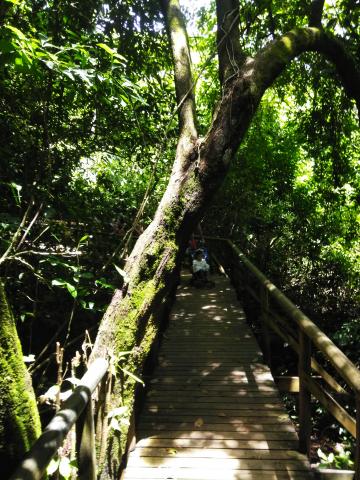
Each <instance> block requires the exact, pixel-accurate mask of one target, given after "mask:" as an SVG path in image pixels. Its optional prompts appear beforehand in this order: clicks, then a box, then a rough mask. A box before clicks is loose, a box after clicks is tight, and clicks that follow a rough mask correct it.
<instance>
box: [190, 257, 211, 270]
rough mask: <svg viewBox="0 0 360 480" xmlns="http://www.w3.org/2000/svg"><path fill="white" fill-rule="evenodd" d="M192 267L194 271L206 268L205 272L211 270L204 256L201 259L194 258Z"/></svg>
mask: <svg viewBox="0 0 360 480" xmlns="http://www.w3.org/2000/svg"><path fill="white" fill-rule="evenodd" d="M192 268H193V272H194V273H196V272H199V271H200V270H205V272H208V271H209V270H210V266H209V264H208V263H206V260H205V259H204V258H203V259H201V260H196V259H195V260H193V264H192Z"/></svg>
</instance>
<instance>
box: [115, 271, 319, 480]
mask: <svg viewBox="0 0 360 480" xmlns="http://www.w3.org/2000/svg"><path fill="white" fill-rule="evenodd" d="M216 285H217V286H216V287H215V288H214V290H212V291H208V292H204V291H200V293H199V291H198V290H196V289H193V288H190V287H189V286H187V285H183V286H181V287H180V289H179V292H178V294H177V301H176V302H175V306H174V308H173V311H172V313H171V315H170V322H169V327H168V329H167V331H166V332H165V334H164V338H163V342H162V347H161V353H160V356H159V359H158V360H159V363H158V367H157V369H156V370H155V372H154V374H153V377H152V379H151V380H150V382H149V392H148V394H147V400H146V402H145V405H144V406H143V410H142V413H141V416H140V421H139V425H138V428H137V441H138V442H137V446H136V448H135V450H134V451H133V452H132V453H131V454H130V457H129V460H128V466H127V469H126V472H125V477H124V479H125V480H130V479H135V478H137V479H138V478H149V479H170V478H171V479H178V480H180V479H184V480H185V479H188V480H190V479H192V480H195V479H198V480H200V479H202V480H212V479H214V480H215V479H216V480H220V479H221V480H227V479H229V480H230V479H235V480H237V479H239V480H240V479H241V480H243V479H245V480H246V479H248V480H255V479H257V480H258V479H260V478H261V479H263V478H264V479H269V480H270V479H274V480H275V479H277V480H281V479H288V480H290V479H300V478H302V479H305V478H310V476H309V464H308V461H307V459H306V458H305V457H304V456H303V455H301V454H299V453H298V452H297V451H296V449H297V445H298V439H297V435H296V433H295V430H294V426H293V425H292V423H291V421H290V419H289V417H288V415H287V413H286V412H285V410H284V407H283V405H282V403H281V401H280V399H279V395H278V392H277V389H276V386H275V384H274V380H273V378H272V375H271V373H270V370H269V368H268V367H267V366H266V365H265V364H264V363H262V354H261V351H260V349H259V346H258V344H257V342H256V340H255V338H254V336H253V334H252V332H251V330H250V328H249V327H248V325H247V324H246V319H245V315H244V312H243V310H242V308H241V306H240V305H239V304H238V303H237V301H236V299H235V296H234V292H233V290H232V289H231V288H230V287H226V288H225V286H224V279H223V278H221V277H219V281H218V280H217V279H216Z"/></svg>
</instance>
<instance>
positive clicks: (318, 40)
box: [199, 28, 360, 190]
mask: <svg viewBox="0 0 360 480" xmlns="http://www.w3.org/2000/svg"><path fill="white" fill-rule="evenodd" d="M307 51H314V52H319V53H322V54H323V55H325V56H326V57H327V58H328V59H329V60H330V61H331V62H332V63H333V64H334V65H335V66H336V69H337V72H338V74H339V76H340V79H341V80H342V83H343V85H344V87H345V90H346V92H347V94H348V95H349V97H351V98H353V99H354V100H355V101H356V104H357V107H358V110H359V112H360V72H359V70H358V68H357V65H356V63H355V61H354V60H353V58H352V57H351V55H350V54H349V53H348V52H347V51H346V49H345V46H344V44H343V43H342V42H340V41H339V40H338V39H336V38H334V37H331V36H329V35H328V34H326V33H325V32H324V31H323V30H320V29H317V28H303V29H295V30H292V31H291V32H289V33H288V34H286V35H284V36H283V37H281V38H279V39H277V40H275V41H273V42H271V43H270V44H268V45H267V46H266V47H265V48H264V49H263V50H262V51H260V52H259V53H258V54H257V55H256V57H255V58H248V59H247V60H246V62H245V63H244V64H243V66H242V67H241V69H240V70H239V73H238V75H237V77H236V78H235V79H234V81H233V82H232V83H231V86H230V88H228V89H227V91H226V93H225V94H224V95H223V97H222V99H221V102H220V103H219V105H218V107H217V110H216V114H215V116H214V118H213V122H212V125H211V127H210V129H209V131H208V133H207V135H206V137H205V139H204V141H203V142H202V145H201V149H200V154H201V158H200V162H199V163H200V176H201V178H202V182H203V183H204V184H207V185H208V190H211V188H214V190H215V189H216V188H217V185H218V184H219V182H220V180H219V179H220V178H223V177H224V175H225V172H226V171H227V169H228V166H229V164H230V162H231V160H232V158H233V156H234V155H235V153H236V150H237V148H238V146H239V145H240V143H241V141H242V140H243V138H244V135H245V133H246V131H247V128H248V126H249V124H250V122H251V120H252V118H253V116H254V114H255V112H256V109H257V107H258V105H259V102H260V100H261V98H262V96H263V94H264V92H265V91H266V89H267V88H268V87H270V86H271V85H272V83H273V82H274V81H275V80H276V78H277V77H278V76H279V75H280V74H281V73H282V72H283V70H284V69H285V67H286V66H287V65H288V64H289V63H290V62H291V61H292V60H293V59H294V58H296V57H297V56H299V55H300V54H301V53H304V52H307ZM209 185H210V187H209ZM212 185H214V187H212Z"/></svg>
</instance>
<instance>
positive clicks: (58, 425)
mask: <svg viewBox="0 0 360 480" xmlns="http://www.w3.org/2000/svg"><path fill="white" fill-rule="evenodd" d="M107 369H108V362H107V360H104V359H101V358H98V359H96V360H95V361H94V362H93V363H92V364H91V365H90V367H89V369H88V370H87V372H86V373H85V375H84V376H83V377H82V378H81V380H80V381H79V385H78V386H77V387H76V388H75V390H74V392H73V393H72V394H71V395H70V397H69V398H68V399H67V400H66V401H65V402H64V403H63V405H62V408H61V409H60V410H59V411H58V412H57V413H56V415H55V416H54V418H53V419H52V420H51V421H50V423H49V424H48V426H47V427H46V428H45V430H44V432H43V433H42V434H41V435H40V437H39V438H38V440H37V441H36V442H35V443H34V445H33V446H32V448H31V449H30V450H29V452H28V453H27V454H26V456H25V458H24V460H23V461H22V463H21V465H20V466H19V467H18V468H17V470H16V471H15V472H14V473H13V475H12V476H11V477H10V479H9V480H40V479H41V478H42V477H43V475H44V474H45V471H46V468H47V466H48V464H49V463H50V461H51V459H52V458H53V457H54V456H55V455H56V453H57V451H58V448H59V447H60V446H61V445H62V442H63V441H64V439H65V437H66V435H67V434H68V433H69V431H70V429H71V428H72V426H73V425H74V424H75V422H77V421H79V419H80V421H81V422H82V425H81V426H80V430H81V432H82V437H83V436H84V431H87V432H90V434H89V435H90V436H89V438H87V439H84V438H82V440H81V441H80V442H77V443H78V450H79V451H80V454H81V452H82V450H83V444H84V443H87V444H88V445H90V450H91V451H90V452H88V455H86V456H85V457H86V462H87V464H86V465H82V464H81V459H80V461H79V462H78V468H79V472H80V471H86V475H84V476H82V475H80V473H79V475H78V476H77V478H87V479H94V478H95V465H93V461H94V458H95V457H94V455H93V453H94V448H95V447H94V445H93V434H92V432H93V429H92V428H91V425H90V424H91V423H92V422H93V416H92V415H86V411H87V410H89V411H90V412H91V409H92V398H91V395H92V393H93V392H94V390H95V389H96V387H97V386H98V385H99V383H100V382H101V380H102V379H103V378H104V376H105V374H106V372H107ZM84 411H85V415H81V414H82V413H83V412H84ZM80 456H81V455H80ZM89 458H92V459H93V460H92V461H91V462H90V463H92V464H91V465H89Z"/></svg>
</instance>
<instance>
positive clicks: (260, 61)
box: [253, 27, 360, 113]
mask: <svg viewBox="0 0 360 480" xmlns="http://www.w3.org/2000/svg"><path fill="white" fill-rule="evenodd" d="M309 51H311V52H318V53H321V54H323V55H324V56H325V57H326V58H327V59H328V60H330V61H331V62H332V63H333V64H334V66H335V67H336V70H337V73H338V75H339V77H340V80H341V82H342V84H343V86H344V88H345V91H346V93H347V95H348V96H349V97H350V98H352V99H354V100H355V102H356V105H357V108H358V112H359V113H360V71H359V68H358V66H357V64H356V62H355V61H354V59H353V57H352V56H351V54H350V53H349V51H348V50H347V48H346V45H345V43H343V42H342V41H341V40H339V39H338V38H336V37H333V36H331V35H329V34H328V33H326V32H324V31H323V30H322V29H319V28H313V27H311V28H302V29H294V30H291V31H290V32H289V33H287V34H286V35H284V36H283V37H281V38H279V39H277V40H275V41H274V42H272V43H270V44H269V45H267V46H266V47H265V48H264V49H263V50H262V51H261V52H259V54H258V55H257V56H256V57H255V60H254V66H253V68H254V75H255V76H256V84H257V87H258V88H260V91H261V93H260V94H261V95H262V93H263V92H264V91H265V90H266V88H268V87H269V86H270V85H271V84H272V83H273V82H274V80H275V79H276V78H277V77H278V76H279V75H280V74H281V73H282V71H283V70H284V69H285V67H286V66H287V65H288V64H289V63H290V62H291V61H292V60H293V59H294V58H296V57H297V56H299V55H300V54H301V53H304V52H309Z"/></svg>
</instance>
